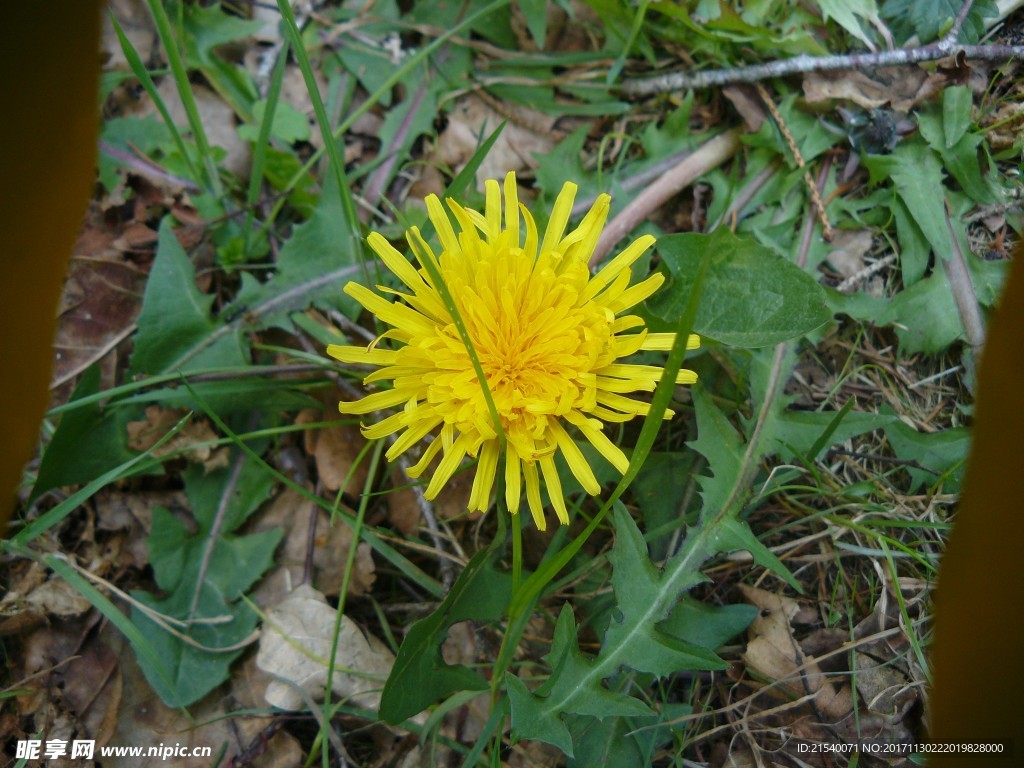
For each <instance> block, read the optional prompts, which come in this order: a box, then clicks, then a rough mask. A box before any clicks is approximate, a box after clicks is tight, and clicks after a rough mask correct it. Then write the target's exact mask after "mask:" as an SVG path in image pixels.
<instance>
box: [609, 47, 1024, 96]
mask: <svg viewBox="0 0 1024 768" xmlns="http://www.w3.org/2000/svg"><path fill="white" fill-rule="evenodd" d="M954 54H955V55H957V56H958V57H959V56H963V58H965V59H973V60H975V61H1009V60H1010V59H1015V58H1024V45H957V44H956V43H955V42H951V41H949V40H947V39H943V40H940V41H939V42H937V43H932V44H931V45H925V46H922V47H920V48H900V49H898V50H895V51H881V52H879V53H850V54H845V55H833V56H808V55H807V54H801V55H800V56H794V57H793V58H791V59H780V60H778V61H770V62H767V63H765V64H752V65H750V66H747V67H733V68H731V69H709V70H706V71H704V72H696V73H694V74H688V73H686V72H669V73H666V74H664V75H659V76H657V77H651V78H648V79H646V80H627V81H626V82H624V83H623V84H622V91H623V93H625V94H626V95H629V96H645V95H648V94H652V93H665V92H667V91H682V90H687V89H689V88H715V87H720V86H723V85H729V84H730V83H756V82H757V81H759V80H767V79H768V78H770V77H783V76H785V75H800V74H807V73H808V72H837V71H841V70H847V69H860V70H863V69H876V68H878V67H895V66H905V65H907V64H919V63H921V62H925V61H937V60H939V59H944V58H946V57H947V56H952V55H954Z"/></svg>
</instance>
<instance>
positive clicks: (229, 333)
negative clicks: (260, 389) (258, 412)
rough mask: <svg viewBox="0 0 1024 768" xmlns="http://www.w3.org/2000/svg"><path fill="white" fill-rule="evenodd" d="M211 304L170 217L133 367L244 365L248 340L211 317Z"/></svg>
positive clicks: (145, 370) (141, 370)
mask: <svg viewBox="0 0 1024 768" xmlns="http://www.w3.org/2000/svg"><path fill="white" fill-rule="evenodd" d="M212 303H213V296H208V295H206V294H204V293H202V292H200V290H199V288H198V287H197V286H196V275H195V269H194V268H193V266H192V262H190V261H189V259H188V255H187V254H186V253H185V249H184V248H182V247H181V244H180V243H179V242H178V238H177V237H175V235H174V229H173V227H172V226H171V218H170V217H169V216H165V217H164V220H163V221H162V222H161V223H160V233H159V237H158V240H157V250H156V260H155V261H154V262H153V269H152V270H151V271H150V273H149V280H148V281H147V283H146V292H145V295H144V296H143V299H142V314H141V315H139V320H138V326H139V331H138V333H137V334H136V336H135V352H134V353H133V354H132V359H131V366H132V370H133V371H134V372H135V373H136V374H158V373H168V372H173V371H192V370H197V369H201V368H226V367H230V366H241V365H244V364H245V363H246V362H247V358H248V344H247V343H246V341H245V340H244V338H243V337H242V334H241V331H240V330H239V329H237V328H231V327H230V326H227V325H224V324H223V323H221V322H220V321H218V320H215V319H214V318H213V317H211V315H210V305H211V304H212Z"/></svg>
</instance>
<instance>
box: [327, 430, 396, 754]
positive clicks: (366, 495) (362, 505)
mask: <svg viewBox="0 0 1024 768" xmlns="http://www.w3.org/2000/svg"><path fill="white" fill-rule="evenodd" d="M370 446H371V444H370V443H367V444H366V446H364V449H363V451H362V452H360V454H359V456H358V457H357V458H356V460H355V461H354V462H353V463H352V467H351V468H350V469H349V472H348V476H347V477H346V478H345V483H344V484H343V485H342V487H341V488H339V489H338V495H337V498H335V500H334V507H335V509H337V508H338V507H339V506H340V504H341V495H342V493H344V492H345V489H346V488H347V487H348V484H349V481H350V480H351V479H352V475H353V473H354V471H355V468H356V467H357V466H359V463H360V460H361V459H362V457H363V456H364V455H365V453H366V451H367V450H369V449H370ZM372 447H373V453H372V454H371V456H370V467H369V469H368V470H367V472H366V482H365V483H364V484H363V492H362V493H361V494H360V495H359V509H357V510H356V519H355V522H354V523H352V541H351V542H350V543H349V547H348V562H346V563H345V575H344V576H343V577H342V580H341V590H340V592H339V594H338V612H337V613H336V614H335V616H334V634H333V635H332V638H333V640H332V642H331V657H330V659H329V660H328V662H327V684H326V686H325V687H324V710H323V711H324V716H323V719H322V720H321V723H322V724H323V727H324V728H329V727H330V722H331V718H332V717H333V716H334V710H333V709H332V708H331V681H332V680H333V679H334V669H335V666H336V664H337V657H338V635H339V634H340V633H341V620H342V618H343V617H344V615H345V614H344V611H345V597H346V595H347V594H348V585H349V582H350V580H351V577H352V569H353V568H354V567H355V563H356V548H357V547H358V546H359V539H360V538H361V536H362V534H363V521H364V520H365V519H366V507H367V505H368V503H369V500H370V496H371V493H370V492H371V491H372V490H373V480H374V478H375V477H376V476H377V467H378V466H379V465H380V457H381V456H382V455H383V453H384V441H383V440H374V441H373V443H372ZM333 519H334V515H333V514H332V515H331V520H332V522H333ZM324 735H325V736H326V734H324ZM323 743H324V747H325V748H324V750H323V751H322V752H321V754H322V755H323V765H324V768H327V766H328V764H329V755H328V753H329V752H330V750H329V749H326V746H327V744H328V742H327V741H326V739H325V740H324V742H323Z"/></svg>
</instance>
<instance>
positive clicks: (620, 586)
mask: <svg viewBox="0 0 1024 768" xmlns="http://www.w3.org/2000/svg"><path fill="white" fill-rule="evenodd" d="M615 530H616V539H615V548H614V549H613V551H612V554H611V562H612V568H613V571H612V588H613V590H614V592H615V600H616V606H617V610H616V612H615V613H614V614H613V616H612V619H611V621H610V623H609V626H608V629H607V631H606V632H605V637H604V641H603V642H602V644H601V652H600V653H599V654H598V655H597V656H596V657H594V658H588V657H586V656H584V654H583V653H582V652H581V651H580V649H579V645H578V644H577V642H576V625H575V621H574V619H573V616H572V611H571V609H570V608H569V607H568V606H566V607H565V608H564V609H563V610H562V613H561V615H560V616H559V617H558V623H557V625H556V627H555V636H554V639H553V641H552V646H551V653H550V654H549V655H548V657H547V659H548V663H549V664H550V666H551V669H552V674H551V678H550V679H549V681H548V682H547V683H546V684H545V685H543V686H542V687H541V688H540V689H539V690H538V691H537V692H534V693H531V692H530V691H529V690H528V689H527V687H526V685H525V684H524V683H523V682H522V681H521V680H519V679H518V678H516V677H514V676H512V675H508V676H507V677H506V682H507V686H508V692H509V700H510V702H511V705H512V732H513V736H514V737H515V738H519V739H538V740H541V741H546V742H548V743H549V744H553V745H555V746H557V747H558V748H559V749H561V750H562V751H563V752H565V753H566V754H567V755H570V756H572V755H573V741H572V736H571V734H570V731H569V729H568V726H567V724H566V720H565V719H564V716H565V715H589V716H591V717H596V718H599V719H601V718H606V717H611V716H619V717H644V716H651V715H652V714H653V712H652V710H651V709H650V708H649V707H648V706H647V705H646V704H644V703H642V702H641V701H639V700H638V699H635V698H633V697H631V696H628V695H626V694H624V693H620V692H617V691H613V690H611V689H609V688H608V687H606V686H605V685H604V680H605V679H606V678H609V677H611V676H613V675H615V674H616V673H618V672H619V670H620V669H621V668H623V667H629V668H631V669H634V670H636V671H638V672H646V673H650V674H654V675H656V676H659V677H664V676H666V675H669V674H672V673H674V672H678V671H680V670H693V669H723V668H724V667H725V666H726V664H725V662H723V661H722V660H721V659H720V658H718V656H716V655H715V654H714V653H713V652H711V651H710V650H709V649H707V648H702V647H700V646H698V645H694V644H693V643H689V642H686V641H685V640H683V639H681V638H678V637H674V636H672V635H669V634H668V633H666V632H663V631H662V630H660V629H659V628H658V626H657V625H658V623H659V622H661V621H662V620H663V619H665V618H666V617H667V616H668V614H669V612H670V611H671V610H672V608H673V607H674V606H675V604H676V602H677V601H678V599H679V596H680V594H681V593H682V592H683V591H685V590H687V589H689V588H691V587H693V586H694V585H695V584H698V583H700V582H701V581H703V579H704V577H703V576H702V575H701V573H700V566H701V565H702V564H703V562H704V561H705V560H706V559H707V558H708V556H709V555H710V554H711V552H710V550H709V549H708V548H707V547H705V546H704V545H703V542H704V538H703V537H693V538H689V539H688V540H687V542H686V543H685V544H684V547H683V548H682V550H681V552H680V554H679V555H677V556H676V557H674V558H673V559H672V560H671V561H670V562H669V564H668V566H667V567H666V568H665V570H664V571H661V570H659V569H658V568H657V567H656V566H655V565H654V564H653V563H652V562H651V561H650V559H649V557H648V555H647V545H646V543H645V542H644V540H643V536H642V535H641V533H640V531H639V529H638V528H637V527H636V523H634V522H633V520H632V518H631V517H630V516H629V513H628V512H626V510H625V508H623V507H621V506H616V508H615Z"/></svg>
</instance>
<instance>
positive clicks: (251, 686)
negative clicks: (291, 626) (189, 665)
mask: <svg viewBox="0 0 1024 768" xmlns="http://www.w3.org/2000/svg"><path fill="white" fill-rule="evenodd" d="M269 683H270V677H269V676H268V675H267V674H266V673H265V672H263V671H262V670H260V668H259V667H257V666H256V657H255V656H247V657H245V659H244V661H243V662H242V663H241V664H239V665H238V667H237V668H236V669H235V671H234V673H233V674H232V675H231V680H230V685H231V698H232V699H233V702H232V703H233V708H234V709H250V710H260V709H266V706H267V703H266V701H265V700H264V694H265V693H266V690H267V685H268V684H269ZM272 722H273V719H272V718H267V717H244V718H238V719H236V720H235V724H236V726H237V728H238V741H239V744H240V745H241V748H242V750H243V751H245V750H251V751H252V752H253V753H258V755H259V756H258V757H256V758H255V759H254V760H253V761H252V766H253V768H298V766H301V765H302V764H303V753H302V745H301V744H299V740H298V739H296V738H295V737H294V736H293V735H292V734H290V733H288V731H285V730H282V729H277V730H276V731H274V733H273V735H272V736H270V738H269V739H268V738H267V737H266V735H265V731H266V728H267V726H268V725H270V724H271V723H272Z"/></svg>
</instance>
